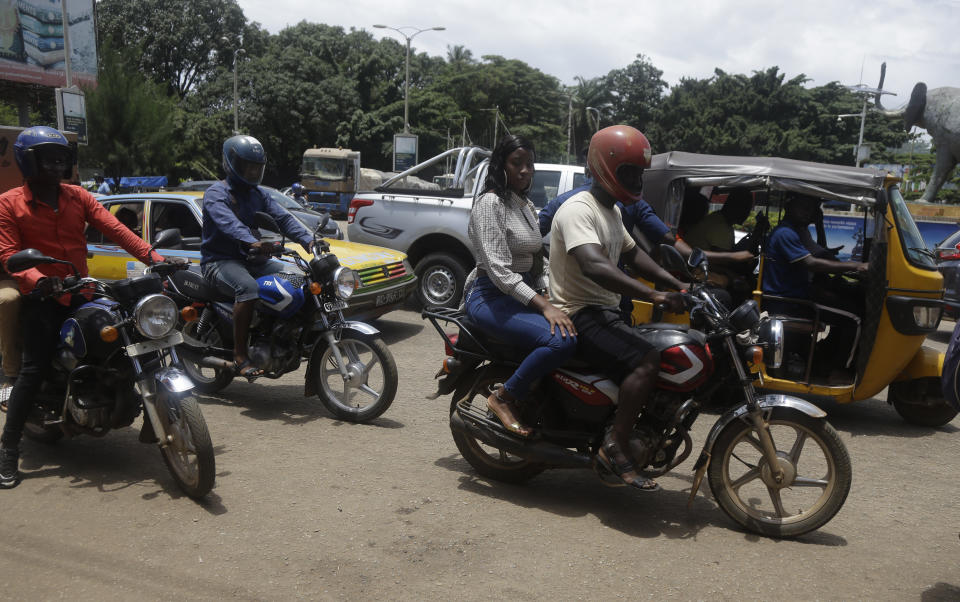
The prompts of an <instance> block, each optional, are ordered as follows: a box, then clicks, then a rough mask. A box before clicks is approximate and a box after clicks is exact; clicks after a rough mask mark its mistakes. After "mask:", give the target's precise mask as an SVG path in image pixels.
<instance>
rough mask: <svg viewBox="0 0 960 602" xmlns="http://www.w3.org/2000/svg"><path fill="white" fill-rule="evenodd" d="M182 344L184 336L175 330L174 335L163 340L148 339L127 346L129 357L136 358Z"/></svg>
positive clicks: (169, 335) (171, 334)
mask: <svg viewBox="0 0 960 602" xmlns="http://www.w3.org/2000/svg"><path fill="white" fill-rule="evenodd" d="M182 342H183V335H181V334H180V331H179V330H174V331H173V332H172V333H170V334H168V335H167V336H166V337H164V338H162V339H148V340H146V341H141V342H139V343H133V344H131V345H127V347H126V350H127V355H128V356H130V357H136V356H138V355H143V354H144V353H150V352H152V351H159V350H160V349H166V348H168V347H174V346H176V345H179V344H180V343H182Z"/></svg>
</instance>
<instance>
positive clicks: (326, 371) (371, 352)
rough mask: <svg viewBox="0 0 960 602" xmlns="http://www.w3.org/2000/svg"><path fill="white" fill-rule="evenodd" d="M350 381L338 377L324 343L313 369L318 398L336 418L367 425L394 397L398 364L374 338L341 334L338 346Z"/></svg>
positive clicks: (333, 356)
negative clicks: (316, 364)
mask: <svg viewBox="0 0 960 602" xmlns="http://www.w3.org/2000/svg"><path fill="white" fill-rule="evenodd" d="M336 344H337V348H338V349H339V351H340V355H341V357H342V358H343V360H344V362H345V364H346V369H347V372H348V374H349V375H350V378H349V380H346V379H344V378H343V375H341V374H340V364H339V363H338V361H337V356H336V354H334V352H333V349H331V347H330V346H329V345H327V344H326V343H324V350H323V355H321V356H320V360H319V361H320V364H319V366H317V369H316V370H314V374H315V378H316V387H317V397H319V398H320V401H321V402H322V403H323V405H324V407H326V408H327V409H328V410H330V412H331V413H332V414H333V415H334V416H336V417H337V418H340V419H343V420H349V421H350V422H368V421H370V420H373V419H374V418H376V417H377V416H380V415H381V414H383V413H384V412H386V411H387V408H389V407H390V404H392V403H393V398H394V397H395V396H396V394H397V381H398V380H399V376H398V372H397V362H396V360H394V359H393V354H392V353H390V349H389V348H388V347H387V344H386V343H384V342H383V340H382V339H381V338H380V337H378V336H375V335H369V334H364V333H359V332H352V331H346V330H345V331H344V332H343V335H342V336H341V338H340V341H338V342H337V343H336Z"/></svg>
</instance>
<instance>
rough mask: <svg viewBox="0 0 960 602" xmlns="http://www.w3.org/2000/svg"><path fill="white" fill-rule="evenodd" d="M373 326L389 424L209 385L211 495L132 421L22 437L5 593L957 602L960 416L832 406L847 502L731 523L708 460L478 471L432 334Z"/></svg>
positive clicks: (278, 387)
mask: <svg viewBox="0 0 960 602" xmlns="http://www.w3.org/2000/svg"><path fill="white" fill-rule="evenodd" d="M376 325H377V326H378V327H379V328H381V330H382V331H383V333H384V337H385V339H386V340H387V342H388V343H389V344H390V346H391V349H392V351H393V353H394V355H395V356H396V358H397V361H398V364H399V368H400V376H401V383H400V392H399V394H398V397H397V400H396V402H395V403H394V405H393V407H392V408H391V409H390V410H388V411H387V413H386V414H385V415H384V416H383V417H381V418H380V419H378V420H376V421H375V422H374V423H373V424H369V425H354V424H349V423H344V422H339V421H337V420H335V419H333V418H332V417H331V416H330V415H329V414H328V413H327V412H326V411H325V410H324V409H323V408H322V407H321V406H320V404H319V403H318V402H316V401H315V399H307V398H304V397H303V395H302V380H301V379H302V371H301V372H298V373H296V374H295V375H292V376H289V377H286V378H284V379H282V380H280V381H265V380H264V381H260V382H258V383H256V384H248V383H246V382H235V383H234V384H232V385H230V386H229V387H228V388H227V389H226V390H225V391H224V395H223V396H222V397H201V402H202V407H203V412H204V415H205V417H206V420H207V422H208V423H209V425H210V431H211V434H212V437H213V441H214V445H215V447H216V452H217V469H218V475H217V485H216V488H215V489H214V492H213V494H212V495H211V496H210V500H209V501H208V503H206V504H198V503H196V502H193V501H192V500H190V499H189V498H186V497H182V496H181V495H180V494H179V492H178V490H177V489H176V486H175V484H174V483H173V480H172V479H171V478H170V476H169V475H168V474H167V471H166V468H165V467H164V465H163V462H162V460H161V458H160V454H159V452H158V451H157V450H156V449H155V447H153V446H147V445H142V444H140V443H138V442H137V431H135V430H133V429H125V430H123V431H120V432H116V433H111V434H110V435H109V436H108V437H106V438H104V439H101V440H94V439H90V438H79V439H74V440H69V441H63V442H61V443H59V444H57V445H55V446H44V445H39V444H35V443H32V442H26V443H25V444H24V453H23V457H24V459H23V466H22V468H23V470H24V472H25V473H26V474H25V477H26V478H25V479H24V481H23V483H22V484H21V485H20V486H19V487H18V488H16V489H14V490H11V491H0V557H2V559H3V562H2V563H0V586H2V590H0V592H2V593H0V597H2V598H6V599H54V598H61V597H62V598H69V599H72V600H103V599H118V598H123V599H133V598H139V599H171V600H172V599H177V600H182V599H214V598H218V599H222V598H227V597H229V598H236V599H296V598H306V599H403V600H421V599H429V600H449V599H466V600H486V599H495V598H510V599H560V600H576V599H585V600H595V599H609V598H625V599H647V598H650V599H666V598H673V599H724V600H726V599H730V600H733V599H737V600H739V599H765V600H769V599H788V600H800V599H803V600H809V599H835V600H851V599H880V600H917V599H922V600H957V599H960V561H958V558H960V539H958V532H960V503H958V502H957V498H958V495H960V477H958V476H957V474H958V471H957V466H958V458H960V432H958V431H960V419H957V420H955V421H954V422H953V423H951V424H950V425H947V426H946V427H943V428H941V429H933V430H931V429H925V428H919V427H912V426H909V425H907V424H905V423H903V422H902V421H901V420H900V418H899V417H898V416H897V415H896V413H895V412H894V411H893V410H892V408H890V407H889V406H887V405H886V403H885V402H883V401H881V400H870V401H867V402H859V403H856V404H852V405H847V406H840V405H831V404H826V405H824V409H826V411H827V412H828V413H829V420H830V421H831V422H832V424H833V425H834V426H835V427H836V428H837V430H838V431H840V433H841V436H842V438H843V440H844V442H845V443H846V445H847V446H848V448H849V450H850V455H851V458H852V461H853V469H854V480H853V487H852V489H851V492H850V496H849V498H848V500H847V503H846V505H845V506H844V508H843V509H842V510H841V511H840V513H839V514H838V515H837V516H836V517H835V518H834V519H833V521H832V522H830V523H828V524H827V525H826V526H825V527H824V528H823V529H821V530H820V531H818V532H815V533H812V534H809V535H807V536H805V537H803V538H801V539H799V540H797V541H777V540H772V539H765V538H760V537H757V536H754V535H750V534H746V533H744V532H741V531H739V530H737V529H736V528H735V526H734V524H733V523H732V522H731V521H730V520H728V519H727V518H726V516H725V515H724V514H723V513H722V511H721V510H720V509H719V508H718V507H717V506H716V504H715V503H714V501H713V499H712V497H711V496H710V493H709V490H708V488H707V487H706V485H704V487H702V488H701V491H700V494H699V496H698V497H697V498H696V500H695V501H694V503H693V505H692V507H691V508H689V509H688V508H687V506H686V501H687V496H688V494H689V490H690V486H691V481H692V479H691V466H692V463H693V459H692V458H691V459H688V460H687V461H686V462H685V463H684V464H683V465H682V466H681V467H680V468H679V469H677V471H676V472H675V473H674V474H672V475H668V476H667V477H665V478H662V479H660V482H661V484H662V485H663V486H664V490H663V491H661V492H658V493H654V494H645V493H639V492H632V491H627V490H626V489H623V488H608V487H605V486H604V485H602V484H601V483H600V482H599V481H598V480H597V479H596V477H595V476H593V475H592V474H591V473H590V472H587V471H550V472H547V473H545V474H543V475H541V476H540V477H537V478H536V479H534V480H533V481H532V482H530V483H529V484H527V485H525V486H512V485H505V484H501V483H495V482H489V481H486V480H484V479H481V478H478V477H477V476H476V475H475V473H474V472H473V471H472V470H471V468H470V466H469V465H467V463H466V462H465V461H464V460H463V459H462V458H461V457H460V455H459V454H458V453H457V450H456V448H455V447H454V444H453V442H452V440H451V438H450V432H449V428H448V426H447V409H446V408H447V404H448V403H449V402H448V400H446V399H437V400H432V401H431V400H427V399H426V398H425V397H426V395H428V394H429V393H432V391H433V378H432V377H433V374H434V373H435V372H436V369H437V367H438V365H439V362H440V361H441V359H442V346H441V344H440V340H439V338H438V337H437V335H436V333H435V332H433V331H432V329H430V328H429V325H427V324H425V323H423V322H422V321H421V320H420V317H419V315H418V314H417V313H415V312H412V311H398V312H394V313H392V314H389V315H388V316H386V317H385V319H382V320H380V321H378V322H377V323H376ZM952 326H953V324H952V323H948V324H946V325H944V327H943V328H942V330H941V333H938V336H936V337H935V339H934V342H933V344H934V345H940V347H941V348H942V347H943V344H942V343H943V342H944V341H946V339H947V336H948V334H949V329H950V328H951V327H952ZM713 420H715V417H714V416H712V415H705V416H702V417H701V419H700V421H699V422H698V424H697V425H696V429H695V432H694V442H695V444H702V442H703V438H704V436H705V435H706V433H707V431H708V429H709V427H710V426H711V424H712V422H713ZM693 456H694V457H695V456H696V454H693Z"/></svg>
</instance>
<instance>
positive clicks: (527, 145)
mask: <svg viewBox="0 0 960 602" xmlns="http://www.w3.org/2000/svg"><path fill="white" fill-rule="evenodd" d="M534 159H535V151H534V148H533V144H532V143H531V142H530V141H528V140H527V139H525V138H522V137H520V136H512V135H510V136H505V137H503V138H502V139H501V140H500V143H499V144H497V147H496V148H495V149H494V150H493V154H492V156H491V157H490V164H489V166H488V168H487V176H486V180H484V185H483V192H482V194H481V195H480V197H479V198H477V200H476V201H475V202H474V204H473V209H472V210H471V212H470V222H469V225H468V228H467V231H468V233H469V235H470V240H471V242H472V243H473V246H474V249H476V254H477V266H476V268H475V269H474V270H473V271H472V272H471V273H470V275H469V276H468V277H467V281H466V284H465V285H464V291H465V292H464V304H465V308H466V313H467V316H468V317H469V318H470V319H471V320H473V321H474V322H476V323H477V324H478V325H480V326H481V327H482V328H483V329H484V330H486V331H488V332H490V333H492V334H494V335H495V336H498V337H500V338H503V339H505V340H508V341H510V342H512V343H513V344H514V345H515V346H516V347H517V348H519V349H523V350H528V351H529V352H530V353H529V354H528V355H527V356H526V358H525V359H524V360H523V362H521V363H520V366H518V367H517V370H516V372H514V373H513V375H512V376H511V377H510V378H509V379H508V380H507V381H506V382H505V383H503V384H502V385H501V386H500V387H498V388H497V389H496V390H495V391H492V392H491V394H490V396H489V397H488V398H487V406H488V407H489V408H490V410H491V411H493V413H494V414H495V415H496V416H497V418H498V419H499V420H500V422H502V423H503V425H504V427H506V428H507V429H508V430H510V431H512V432H514V433H516V434H518V435H521V436H524V437H527V436H529V435H530V434H531V430H530V429H529V428H528V427H526V426H524V425H523V424H522V423H521V422H520V419H519V417H518V416H517V414H516V412H515V411H514V410H515V404H514V403H513V402H514V401H515V400H517V399H522V398H524V397H525V396H526V395H527V393H528V391H529V390H530V386H531V385H532V384H533V382H534V381H536V380H537V379H539V378H541V377H543V376H546V375H547V374H549V373H550V372H553V371H554V370H556V369H557V368H559V367H560V366H561V365H563V364H564V363H565V362H566V361H567V360H569V359H570V358H571V357H572V356H573V354H574V351H575V350H576V338H575V337H576V334H577V331H576V328H575V327H574V325H573V322H572V321H571V320H570V318H569V317H568V316H567V314H565V313H564V312H563V311H561V310H560V309H557V308H556V307H555V306H554V305H553V304H551V303H550V302H549V301H548V300H547V298H546V297H545V296H544V295H543V294H542V293H541V292H538V291H545V289H546V286H547V284H546V279H547V266H546V260H545V258H544V255H543V241H542V239H541V237H540V233H539V230H538V228H537V217H536V213H535V211H534V206H533V203H532V202H531V201H530V200H529V199H528V198H527V197H526V194H527V191H529V190H530V185H531V183H532V182H533V172H534V168H533V163H534Z"/></svg>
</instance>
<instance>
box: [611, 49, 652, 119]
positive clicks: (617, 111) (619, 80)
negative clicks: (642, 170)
mask: <svg viewBox="0 0 960 602" xmlns="http://www.w3.org/2000/svg"><path fill="white" fill-rule="evenodd" d="M606 80H607V82H606V85H607V87H608V88H609V90H610V93H611V96H612V101H611V107H610V109H611V115H610V120H611V121H612V122H613V123H625V124H627V125H632V126H634V127H635V128H637V129H639V130H640V131H646V130H647V129H649V128H650V126H651V124H652V123H653V120H654V116H655V114H656V110H657V107H659V106H660V101H661V99H662V98H663V94H664V91H666V89H667V82H665V81H664V80H663V71H662V70H660V69H657V68H656V67H654V66H653V64H651V63H650V60H649V59H648V58H647V57H645V56H644V55H642V54H638V55H637V58H636V59H635V60H634V61H633V62H632V63H630V64H629V65H627V66H626V67H624V68H623V69H614V70H613V71H611V72H610V73H608V74H607V77H606Z"/></svg>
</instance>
